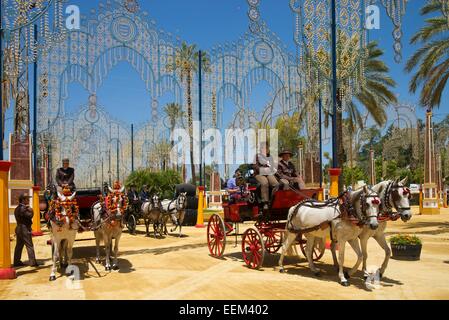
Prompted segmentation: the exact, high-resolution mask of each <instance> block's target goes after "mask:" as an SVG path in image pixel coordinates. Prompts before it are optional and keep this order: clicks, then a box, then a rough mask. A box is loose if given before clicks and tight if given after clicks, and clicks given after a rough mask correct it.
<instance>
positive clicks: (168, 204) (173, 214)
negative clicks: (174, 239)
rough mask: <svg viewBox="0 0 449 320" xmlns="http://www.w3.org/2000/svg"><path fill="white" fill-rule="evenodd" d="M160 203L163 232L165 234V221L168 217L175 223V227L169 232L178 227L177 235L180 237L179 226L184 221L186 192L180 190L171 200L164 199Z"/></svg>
mask: <svg viewBox="0 0 449 320" xmlns="http://www.w3.org/2000/svg"><path fill="white" fill-rule="evenodd" d="M161 205H162V215H163V224H164V232H165V234H167V225H166V223H167V221H168V218H171V221H172V222H173V224H174V225H175V228H174V229H171V230H170V232H174V231H176V229H177V228H178V227H179V237H181V228H182V224H183V222H184V217H185V213H186V208H187V192H181V193H180V194H179V195H178V197H177V198H176V199H173V200H169V199H164V200H163V201H162V203H161Z"/></svg>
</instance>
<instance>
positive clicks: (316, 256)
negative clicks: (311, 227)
mask: <svg viewBox="0 0 449 320" xmlns="http://www.w3.org/2000/svg"><path fill="white" fill-rule="evenodd" d="M298 237H299V246H300V247H301V251H302V254H303V255H304V257H306V258H307V256H306V250H307V239H306V238H305V237H304V235H303V234H302V233H301V234H299V236H298ZM324 251H326V247H324V248H322V249H321V250H320V248H316V247H315V248H313V251H312V259H313V261H318V260H320V259H321V258H322V257H323V256H324Z"/></svg>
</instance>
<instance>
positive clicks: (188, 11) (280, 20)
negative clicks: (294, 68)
mask: <svg viewBox="0 0 449 320" xmlns="http://www.w3.org/2000/svg"><path fill="white" fill-rule="evenodd" d="M69 2H70V4H76V5H78V6H79V7H80V9H81V14H86V15H87V14H88V13H89V11H90V9H91V8H96V7H97V5H98V1H97V0H93V1H92V0H70V1H69ZM138 2H139V5H140V9H141V10H145V11H147V12H148V13H149V19H154V20H155V21H156V23H157V25H158V27H159V28H161V29H164V30H165V31H167V32H171V33H173V34H174V35H176V36H179V37H180V38H181V39H183V40H186V41H187V42H189V43H195V44H197V46H198V48H201V49H202V50H208V49H210V48H211V47H212V46H213V45H215V44H219V43H224V42H226V41H234V40H237V39H238V38H239V37H240V36H241V35H242V34H243V33H244V32H245V31H246V30H247V28H248V17H247V11H248V5H247V1H246V0H226V1H222V0H220V1H219V0H189V1H185V0H139V1H138ZM378 2H379V3H380V1H378ZM422 4H423V1H421V0H411V1H409V3H408V6H407V14H406V16H405V17H404V27H403V32H404V36H403V47H404V49H403V61H402V63H400V64H396V63H395V62H394V59H393V50H392V46H393V39H392V30H393V28H392V24H391V22H390V19H389V17H388V16H387V14H386V12H385V10H384V8H383V7H381V28H380V30H375V31H371V32H370V39H371V40H378V41H379V44H380V47H381V48H382V49H384V50H385V57H384V60H385V62H386V63H387V64H388V66H389V67H390V68H391V76H392V78H393V79H394V80H395V81H396V82H397V84H398V86H397V88H396V90H395V92H396V94H397V95H398V97H399V100H400V101H402V102H407V103H411V104H417V102H418V96H417V95H412V94H410V93H409V92H408V83H409V80H410V77H411V76H410V75H409V74H406V73H405V72H404V64H405V61H406V60H407V59H408V57H410V55H411V54H412V53H413V52H414V50H415V48H414V47H413V46H411V45H409V39H410V38H411V36H412V35H413V34H414V33H415V32H416V31H417V30H418V29H419V28H421V27H422V26H423V25H424V19H423V18H422V17H421V16H420V15H419V9H420V7H421V6H422ZM379 5H380V4H379ZM260 11H261V16H262V18H263V19H264V20H265V21H266V23H267V25H268V27H269V28H270V29H271V30H272V31H274V32H275V33H276V34H277V35H278V36H279V37H280V38H281V40H282V41H283V42H284V43H285V44H286V45H287V46H288V48H289V50H291V51H292V52H294V49H295V47H294V42H293V15H292V12H291V11H290V8H289V1H288V0H261V7H260ZM69 89H70V98H69V99H68V101H67V109H68V110H69V111H76V110H77V109H78V108H79V107H80V106H82V105H84V104H85V103H86V101H87V97H88V94H87V92H85V91H84V90H83V89H82V88H81V86H80V85H79V84H71V85H70V87H69ZM269 90H270V88H269V86H268V85H267V84H264V83H261V84H259V85H258V86H257V87H256V88H255V90H254V91H253V93H252V96H251V101H252V103H253V104H255V105H259V106H260V107H262V106H264V105H265V103H266V102H267V100H268V97H269ZM97 94H98V101H99V104H100V105H101V106H103V107H104V108H106V110H108V111H109V112H110V113H112V114H114V115H115V116H116V117H117V118H120V119H121V120H123V121H125V122H128V123H138V122H142V119H146V118H149V117H150V116H151V115H150V111H149V110H150V109H149V104H150V98H149V94H148V93H147V92H146V90H145V87H144V84H143V83H142V81H141V80H140V78H139V76H138V74H137V73H136V72H135V71H134V69H133V68H132V67H131V66H130V65H128V64H127V63H126V62H122V63H119V64H118V65H117V66H116V67H115V68H114V69H113V70H112V72H111V73H110V75H109V77H108V79H107V80H106V81H105V82H104V85H103V87H102V88H100V89H99V90H98V92H97ZM170 99H171V97H170V95H167V96H166V97H163V98H162V99H161V101H160V102H161V103H162V104H163V103H165V102H170ZM446 101H448V92H445V95H444V98H443V105H442V106H441V107H440V109H439V110H437V111H435V120H436V121H438V120H441V119H442V118H443V117H444V116H445V114H447V113H448V111H449V107H448V106H447V105H444V103H445V102H446ZM124 106H132V109H129V110H130V111H131V110H132V111H131V112H123V107H124ZM225 107H227V106H225ZM229 107H231V106H229ZM12 109H13V108H10V109H9V111H8V113H7V118H8V117H9V118H11V115H12ZM418 110H419V112H418V116H419V117H421V118H423V116H424V112H423V110H422V109H421V108H418ZM390 121H391V120H390ZM11 124H12V121H11V120H9V121H8V124H7V130H8V129H9V130H10V129H11ZM328 147H329V146H326V147H325V148H326V149H327V148H328Z"/></svg>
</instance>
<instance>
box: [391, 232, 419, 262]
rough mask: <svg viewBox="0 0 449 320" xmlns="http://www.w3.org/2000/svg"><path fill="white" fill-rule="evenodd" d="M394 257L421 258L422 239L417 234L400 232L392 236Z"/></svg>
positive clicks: (400, 258)
mask: <svg viewBox="0 0 449 320" xmlns="http://www.w3.org/2000/svg"><path fill="white" fill-rule="evenodd" d="M390 243H391V250H392V251H393V258H394V259H398V260H419V258H420V256H421V248H422V241H421V239H420V238H418V237H417V236H415V235H408V234H398V235H395V236H392V237H391V238H390Z"/></svg>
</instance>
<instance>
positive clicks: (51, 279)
mask: <svg viewBox="0 0 449 320" xmlns="http://www.w3.org/2000/svg"><path fill="white" fill-rule="evenodd" d="M48 280H49V281H55V280H56V276H50V278H49V279H48Z"/></svg>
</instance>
